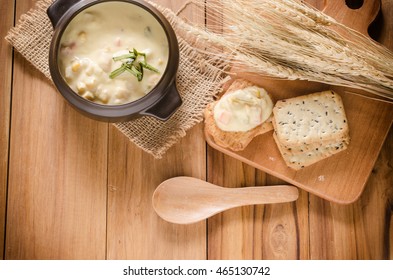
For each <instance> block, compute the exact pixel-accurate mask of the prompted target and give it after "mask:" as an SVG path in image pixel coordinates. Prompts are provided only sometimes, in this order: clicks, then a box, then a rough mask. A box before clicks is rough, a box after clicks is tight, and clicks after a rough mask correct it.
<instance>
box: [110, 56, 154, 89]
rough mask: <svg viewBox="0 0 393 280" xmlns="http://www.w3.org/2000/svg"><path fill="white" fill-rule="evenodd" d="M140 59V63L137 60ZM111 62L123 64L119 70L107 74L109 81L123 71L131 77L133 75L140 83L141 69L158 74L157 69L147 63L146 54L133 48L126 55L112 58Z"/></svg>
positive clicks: (141, 77) (142, 71)
mask: <svg viewBox="0 0 393 280" xmlns="http://www.w3.org/2000/svg"><path fill="white" fill-rule="evenodd" d="M140 57H143V60H142V61H141V60H140V59H138V58H140ZM113 61H123V62H122V64H121V66H120V67H119V68H117V69H115V70H113V71H112V72H111V73H110V74H109V78H111V79H114V78H116V77H117V76H119V75H120V74H121V73H123V72H124V71H127V72H129V73H131V74H132V75H134V76H135V77H136V78H137V79H138V81H139V82H140V81H142V79H143V73H144V70H143V69H148V70H150V71H153V72H156V73H159V71H158V69H157V68H155V67H153V66H152V65H150V64H148V63H147V57H146V54H145V53H141V52H138V51H137V50H136V49H135V48H134V49H133V50H132V51H129V53H127V54H123V55H120V56H116V57H113Z"/></svg>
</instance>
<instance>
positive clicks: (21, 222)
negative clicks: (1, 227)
mask: <svg viewBox="0 0 393 280" xmlns="http://www.w3.org/2000/svg"><path fill="white" fill-rule="evenodd" d="M35 2H36V1H18V2H17V6H16V11H17V18H19V17H20V15H21V14H22V13H25V12H27V10H28V9H30V8H31V7H32V6H33V4H34V3H35ZM11 119H12V121H11V144H10V167H9V186H8V189H9V190H8V211H7V213H8V215H7V228H6V230H7V235H6V255H5V258H6V259H104V258H105V250H106V248H105V238H106V232H105V230H106V183H107V176H106V171H107V133H108V125H107V124H104V123H98V122H95V121H92V120H89V119H87V118H85V117H82V116H81V115H80V114H79V113H77V112H75V111H74V110H73V109H72V108H71V107H70V106H69V105H67V104H66V102H65V101H64V100H63V99H62V97H61V96H60V94H58V93H57V92H56V91H55V89H54V88H53V87H52V86H51V85H50V83H49V82H48V81H47V80H46V78H44V77H43V75H42V74H41V73H39V72H38V71H37V70H35V69H33V67H32V66H31V65H30V64H29V63H28V62H26V61H25V60H24V59H23V58H22V57H21V56H20V55H19V54H17V55H15V70H14V78H13V97H12V118H11Z"/></svg>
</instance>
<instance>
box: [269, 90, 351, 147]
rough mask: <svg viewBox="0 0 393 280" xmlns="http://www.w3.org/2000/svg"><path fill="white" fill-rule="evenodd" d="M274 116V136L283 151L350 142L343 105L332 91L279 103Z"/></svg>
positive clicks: (274, 110) (274, 109)
mask: <svg viewBox="0 0 393 280" xmlns="http://www.w3.org/2000/svg"><path fill="white" fill-rule="evenodd" d="M273 115H274V118H273V126H274V130H275V137H276V138H277V141H278V143H280V145H281V146H282V147H283V148H285V149H297V148H299V147H300V146H303V147H306V148H307V149H310V150H312V149H314V148H316V147H324V146H326V145H329V144H332V143H338V142H340V141H345V142H346V143H349V128H348V121H347V118H346V115H345V111H344V105H343V103H342V100H341V97H340V96H339V95H338V94H336V93H335V92H333V91H330V90H328V91H323V92H317V93H312V94H308V95H304V96H298V97H294V98H290V99H284V100H280V101H278V102H277V103H276V105H275V107H274V108H273Z"/></svg>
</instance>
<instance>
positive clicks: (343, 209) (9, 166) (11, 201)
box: [0, 0, 393, 259]
mask: <svg viewBox="0 0 393 280" xmlns="http://www.w3.org/2000/svg"><path fill="white" fill-rule="evenodd" d="M35 2H36V1H35V0H23V1H21V0H2V1H1V2H0V13H1V15H2V16H1V17H0V33H1V37H2V38H3V37H4V36H5V35H6V33H7V31H8V30H9V28H10V27H11V26H13V25H14V24H15V22H17V20H18V19H19V17H20V16H21V15H22V14H23V13H26V12H27V11H28V10H29V9H30V8H31V7H33V5H34V4H35ZM156 2H157V3H159V4H162V5H164V6H167V7H170V8H172V9H173V10H177V9H178V8H179V7H181V6H182V5H183V3H184V1H182V0H173V1H170V0H157V1H156ZM308 2H310V3H312V4H313V5H315V6H316V7H319V8H321V7H322V5H323V1H322V0H321V1H317V0H314V1H308ZM187 15H189V16H190V17H192V16H193V11H192V10H188V11H187ZM373 30H374V32H375V33H376V34H377V35H378V37H377V40H378V41H380V42H381V43H383V44H385V45H386V46H388V47H390V48H391V49H393V0H382V14H381V15H380V17H379V20H378V25H376V27H375V28H373ZM0 62H1V67H0V258H3V259H393V215H392V210H393V172H392V165H393V152H392V151H393V130H392V129H391V130H390V133H389V135H388V138H387V140H386V141H385V144H384V146H383V149H382V151H381V153H380V156H379V158H378V161H377V163H376V165H375V167H374V169H373V172H372V174H371V176H370V179H369V181H368V184H367V186H366V189H365V191H364V193H363V194H362V196H361V197H360V199H359V200H358V201H357V202H355V203H353V204H350V205H337V204H334V203H331V202H327V201H325V200H323V199H321V198H318V197H316V196H314V195H311V194H308V193H307V192H305V191H300V197H299V199H298V201H296V202H294V203H284V204H276V205H269V206H263V205H258V206H248V207H241V208H237V209H233V210H229V211H227V212H225V213H222V214H218V215H216V216H214V217H212V218H210V219H209V220H207V221H203V222H200V223H197V224H193V225H174V224H170V223H167V222H165V221H163V220H161V219H160V218H159V217H158V216H157V215H156V214H155V212H154V211H153V208H152V204H151V197H152V194H153V191H154V190H155V188H156V187H157V185H158V184H159V183H161V182H162V181H163V180H165V179H168V178H170V177H173V176H179V175H185V176H193V177H197V178H201V179H205V180H207V181H209V182H212V183H216V184H219V185H223V186H226V187H245V186H252V185H268V184H278V183H281V182H280V181H279V180H278V179H276V178H274V177H272V176H270V175H267V174H265V173H263V172H261V171H258V170H256V169H254V168H252V167H250V166H248V165H245V164H242V163H241V162H239V161H237V160H235V159H232V158H230V157H228V156H226V155H223V154H222V153H220V152H217V151H215V150H213V149H211V148H210V147H208V146H207V145H206V142H205V140H204V136H203V125H202V124H200V125H197V126H195V127H194V128H193V129H192V130H190V131H189V132H188V133H187V136H186V137H184V138H183V139H182V140H181V141H180V142H179V143H178V144H176V145H175V146H174V147H173V148H171V149H170V151H169V152H168V153H167V154H166V155H165V156H164V158H163V159H161V160H155V159H154V158H152V157H151V156H150V155H148V154H146V153H144V152H142V151H141V150H140V149H139V148H137V147H136V146H135V145H134V144H132V143H130V142H129V141H128V140H127V139H126V137H124V136H123V134H121V133H120V132H119V131H118V130H117V129H116V128H114V127H113V126H112V125H109V124H106V123H101V122H96V121H93V120H90V119H88V118H85V117H83V116H81V115H80V114H78V113H77V112H75V111H74V110H73V109H72V108H71V107H70V106H69V105H67V104H66V102H65V101H64V100H63V99H62V97H61V96H60V95H59V94H57V92H56V90H55V89H54V88H53V87H52V86H51V85H50V84H49V83H48V82H47V80H46V78H44V76H43V75H42V74H41V73H39V72H38V71H37V70H36V69H34V68H33V67H32V66H31V65H30V64H29V63H28V62H26V61H25V60H24V59H23V57H22V56H21V55H19V54H18V53H16V52H14V51H13V50H12V48H11V47H10V46H9V45H8V44H7V43H6V42H5V40H2V41H1V48H0Z"/></svg>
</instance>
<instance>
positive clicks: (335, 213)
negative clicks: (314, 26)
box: [310, 0, 393, 259]
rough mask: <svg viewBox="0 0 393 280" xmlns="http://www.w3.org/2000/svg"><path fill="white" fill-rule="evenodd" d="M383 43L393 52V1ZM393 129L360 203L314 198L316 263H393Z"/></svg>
mask: <svg viewBox="0 0 393 280" xmlns="http://www.w3.org/2000/svg"><path fill="white" fill-rule="evenodd" d="M382 13H383V15H384V16H383V19H384V20H383V21H378V23H379V24H381V23H383V26H382V27H380V30H381V31H380V38H379V41H380V42H381V43H383V44H384V45H386V46H388V47H389V48H390V49H393V38H392V37H393V33H392V32H393V19H392V15H393V1H391V0H387V1H386V0H385V1H382ZM392 143H393V129H392V128H391V129H390V132H389V134H388V136H387V139H386V140H385V144H384V146H383V148H382V150H381V152H380V155H379V157H378V160H377V163H376V164H375V166H374V169H373V172H372V174H371V175H370V178H369V180H368V183H367V186H366V188H365V191H364V193H363V194H362V196H361V197H360V199H359V201H358V202H356V203H355V204H352V205H348V206H340V205H336V204H333V203H328V202H326V201H323V200H321V199H319V198H316V197H314V196H310V237H311V238H310V244H311V249H310V251H311V253H310V255H311V258H312V259H389V258H390V259H391V258H392V254H391V252H392V248H393V245H392V239H391V236H392V227H391V221H392V201H393V192H392V190H391V186H392V184H393V173H392V168H391V163H392V161H393V153H392V151H393V145H392Z"/></svg>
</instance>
